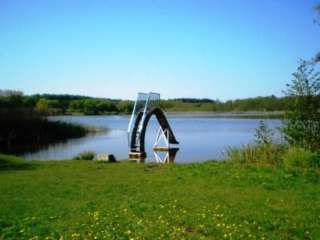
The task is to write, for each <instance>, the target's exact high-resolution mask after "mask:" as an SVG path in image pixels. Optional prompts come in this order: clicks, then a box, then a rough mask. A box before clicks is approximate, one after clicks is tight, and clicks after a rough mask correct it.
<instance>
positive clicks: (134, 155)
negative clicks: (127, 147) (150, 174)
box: [129, 152, 147, 161]
mask: <svg viewBox="0 0 320 240" xmlns="http://www.w3.org/2000/svg"><path fill="white" fill-rule="evenodd" d="M146 156H147V154H146V153H145V152H142V153H140V152H129V160H138V161H141V160H144V159H145V158H146Z"/></svg>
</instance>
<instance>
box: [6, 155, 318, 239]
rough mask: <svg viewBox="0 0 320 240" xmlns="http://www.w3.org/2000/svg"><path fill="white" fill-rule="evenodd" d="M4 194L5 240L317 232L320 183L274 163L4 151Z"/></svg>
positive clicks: (267, 235) (304, 234)
mask: <svg viewBox="0 0 320 240" xmlns="http://www.w3.org/2000/svg"><path fill="white" fill-rule="evenodd" d="M8 162H9V163H8ZM0 201H1V205H0V239H45V238H46V237H48V238H47V239H320V184H319V183H318V182H317V181H315V180H314V179H313V178H311V177H309V176H306V175H305V174H302V173H295V174H293V173H291V172H286V171H285V170H283V169H277V168H271V167H254V166H251V167H250V166H241V165H237V164H232V163H222V162H206V163H199V164H172V165H156V164H135V163H129V162H121V163H114V164H108V163H99V162H92V161H76V160H74V161H60V162H59V161H51V162H46V163H33V164H25V163H23V162H22V161H20V160H19V159H15V158H10V157H7V156H3V155H0Z"/></svg>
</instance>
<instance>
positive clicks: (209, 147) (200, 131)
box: [22, 115, 281, 163]
mask: <svg viewBox="0 0 320 240" xmlns="http://www.w3.org/2000/svg"><path fill="white" fill-rule="evenodd" d="M50 119H52V120H62V121H67V122H75V123H80V124H84V125H87V126H92V127H99V128H100V127H102V128H108V129H109V130H108V131H107V132H105V133H102V134H95V135H89V136H86V137H83V138H80V139H72V140H68V141H66V142H64V143H59V144H54V145H51V146H49V147H47V148H45V149H41V150H39V151H36V152H32V153H25V154H23V155H22V156H23V157H25V158H27V159H34V160H40V159H43V160H53V159H71V158H72V157H74V156H75V155H77V154H78V153H80V152H83V151H94V152H96V153H98V154H105V153H111V154H114V155H115V157H116V158H117V159H119V160H121V159H127V158H128V142H127V132H126V129H127V126H128V123H129V116H57V117H51V118H50ZM168 120H169V122H170V124H171V127H172V129H173V131H174V133H175V135H176V138H177V140H178V141H179V142H180V144H179V145H178V147H179V151H178V152H177V155H176V158H175V162H178V163H179V162H180V163H182V162H195V161H205V160H211V159H217V160H218V159H223V157H224V153H225V150H226V149H228V148H229V147H240V146H242V145H244V144H248V143H251V142H253V140H254V133H255V129H256V128H257V126H258V125H259V121H260V119H239V118H213V117H208V116H202V117H201V116H192V115H183V116H177V115H168ZM265 121H266V122H267V124H268V125H269V126H270V127H272V128H274V129H277V128H278V127H280V126H281V120H276V119H268V120H265ZM157 129H158V123H157V121H156V119H151V121H150V122H149V126H148V129H147V135H146V151H147V161H154V160H155V159H156V156H155V155H154V152H153V151H152V145H153V144H154V142H155V137H156V132H157ZM160 155H161V156H160V157H164V155H165V154H160Z"/></svg>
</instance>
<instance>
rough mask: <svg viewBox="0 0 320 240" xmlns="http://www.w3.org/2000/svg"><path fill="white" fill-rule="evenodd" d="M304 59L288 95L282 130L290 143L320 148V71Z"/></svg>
mask: <svg viewBox="0 0 320 240" xmlns="http://www.w3.org/2000/svg"><path fill="white" fill-rule="evenodd" d="M314 66H315V64H312V63H308V62H306V61H302V62H301V64H300V66H299V67H298V69H297V72H295V73H294V74H293V80H292V83H291V84H288V85H287V90H286V91H285V94H286V95H287V96H288V97H289V99H290V101H289V106H288V109H289V110H288V111H287V113H286V120H285V122H284V128H283V132H284V134H285V137H286V139H287V140H288V142H289V143H291V144H295V145H300V146H302V147H306V148H309V149H311V150H320V73H319V72H316V71H315V68H314Z"/></svg>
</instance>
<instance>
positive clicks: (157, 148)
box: [153, 147, 179, 152]
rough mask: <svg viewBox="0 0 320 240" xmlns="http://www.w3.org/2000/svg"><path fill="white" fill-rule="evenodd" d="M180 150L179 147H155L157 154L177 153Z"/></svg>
mask: <svg viewBox="0 0 320 240" xmlns="http://www.w3.org/2000/svg"><path fill="white" fill-rule="evenodd" d="M178 149H179V148H177V147H153V151H156V152H171V151H176V150H178Z"/></svg>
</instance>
